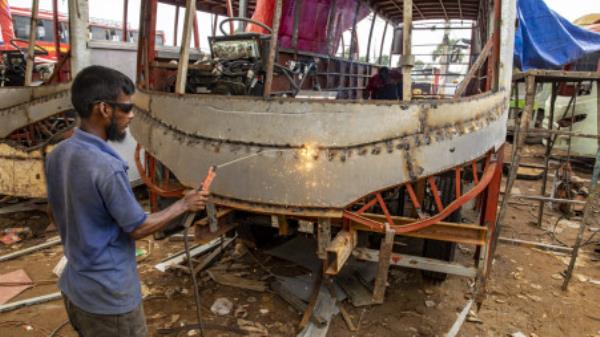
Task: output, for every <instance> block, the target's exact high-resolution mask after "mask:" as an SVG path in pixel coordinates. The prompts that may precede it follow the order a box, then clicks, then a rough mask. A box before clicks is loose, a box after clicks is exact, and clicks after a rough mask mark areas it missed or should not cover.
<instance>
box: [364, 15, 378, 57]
mask: <svg viewBox="0 0 600 337" xmlns="http://www.w3.org/2000/svg"><path fill="white" fill-rule="evenodd" d="M376 20H377V13H375V12H373V21H371V29H369V40H368V41H367V56H366V58H365V62H367V63H369V55H370V54H371V39H372V38H373V28H374V27H375V21H376Z"/></svg>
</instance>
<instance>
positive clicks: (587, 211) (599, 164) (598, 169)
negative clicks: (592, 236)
mask: <svg viewBox="0 0 600 337" xmlns="http://www.w3.org/2000/svg"><path fill="white" fill-rule="evenodd" d="M598 175H600V147H599V148H598V151H597V152H596V162H595V163H594V172H593V174H592V182H591V183H590V193H589V194H588V197H587V200H586V203H585V206H584V207H583V219H582V220H581V224H580V225H579V231H578V232H577V239H575V246H573V253H572V254H571V261H570V262H569V267H568V268H567V273H566V275H565V280H564V282H563V284H562V290H567V288H568V287H569V281H570V280H571V277H572V276H573V269H575V262H576V261H577V255H578V254H579V249H580V248H581V242H582V241H583V232H584V231H585V228H586V227H587V224H588V222H589V221H590V219H591V218H592V217H593V216H594V215H593V211H592V201H593V200H594V199H595V198H596V188H597V187H598Z"/></svg>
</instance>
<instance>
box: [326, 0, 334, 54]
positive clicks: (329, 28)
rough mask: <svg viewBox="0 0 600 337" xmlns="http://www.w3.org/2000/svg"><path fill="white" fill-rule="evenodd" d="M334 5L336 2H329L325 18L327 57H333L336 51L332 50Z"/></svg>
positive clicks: (332, 0)
mask: <svg viewBox="0 0 600 337" xmlns="http://www.w3.org/2000/svg"><path fill="white" fill-rule="evenodd" d="M335 4H336V0H331V6H330V7H329V16H328V17H327V49H328V50H327V55H330V56H331V55H335V52H336V50H334V48H333V43H332V39H333V24H334V20H333V18H334V16H335V7H336V6H335Z"/></svg>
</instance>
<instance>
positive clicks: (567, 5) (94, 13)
mask: <svg viewBox="0 0 600 337" xmlns="http://www.w3.org/2000/svg"><path fill="white" fill-rule="evenodd" d="M545 1H546V4H548V6H549V7H550V8H552V9H553V10H554V11H556V12H557V13H559V14H560V15H562V16H564V17H565V18H567V19H569V20H571V21H573V20H575V19H577V18H579V17H581V16H583V15H585V14H589V13H594V12H596V13H600V0H545ZM8 2H9V4H10V5H11V6H18V7H27V8H30V7H31V3H32V0H9V1H8ZM58 2H59V11H61V12H67V0H58ZM89 6H90V16H91V17H92V18H100V19H108V20H113V21H121V20H122V17H123V0H89ZM139 7H140V0H129V8H128V12H129V20H128V21H129V24H130V27H131V28H134V29H135V28H137V27H138V20H139ZM40 8H41V9H47V10H51V9H52V0H40ZM158 12H159V16H158V19H157V29H158V30H161V31H163V32H165V36H166V42H167V44H169V45H172V44H173V41H172V40H173V31H174V27H173V22H174V17H175V9H174V7H173V6H168V5H163V4H159V8H158ZM184 13H185V10H184V9H181V12H180V19H179V23H180V24H179V28H178V30H179V34H178V36H179V38H181V36H182V34H181V29H182V25H183V17H184ZM370 20H371V18H370V17H369V18H366V19H364V20H362V21H361V22H359V24H358V32H359V33H358V35H359V45H360V46H366V44H367V42H366V41H367V40H368V34H369V28H370ZM198 23H199V28H200V35H201V41H200V46H201V49H203V50H204V51H208V40H207V35H209V34H210V31H211V29H210V27H211V15H209V14H206V13H202V12H199V16H198ZM383 29H384V23H383V21H382V20H380V19H378V20H377V21H376V24H375V28H374V32H373V41H372V43H371V46H372V47H371V49H372V51H371V52H370V54H371V55H374V54H375V55H376V54H378V52H379V46H380V44H381V39H382V38H386V40H385V43H384V45H385V47H384V50H386V51H387V50H389V48H390V47H389V46H390V45H391V35H392V34H391V31H392V30H391V29H388V34H387V35H386V36H385V37H384V36H383ZM442 36H443V31H442V30H439V29H438V30H437V31H434V32H431V31H415V33H414V35H413V44H436V43H439V42H440V41H441V39H442ZM451 38H454V39H456V38H470V34H468V33H467V31H453V32H452V34H451ZM345 40H346V41H348V40H349V34H347V35H346V39H345ZM363 48H365V47H363ZM431 49H432V48H430V47H415V48H414V50H413V53H415V54H418V53H430V52H431ZM365 54H366V50H364V49H363V50H361V55H365ZM417 59H422V60H424V61H427V60H428V59H429V60H430V57H429V58H427V57H419V56H417Z"/></svg>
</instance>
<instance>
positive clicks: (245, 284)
mask: <svg viewBox="0 0 600 337" xmlns="http://www.w3.org/2000/svg"><path fill="white" fill-rule="evenodd" d="M207 272H208V275H209V276H210V278H211V279H212V280H213V281H215V282H217V283H218V284H221V285H224V286H229V287H234V288H241V289H246V290H253V291H259V292H265V291H267V284H266V283H265V282H263V281H256V280H249V279H245V278H241V277H238V276H234V275H231V274H226V273H221V272H219V271H216V270H212V269H209V270H208V271H207Z"/></svg>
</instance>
